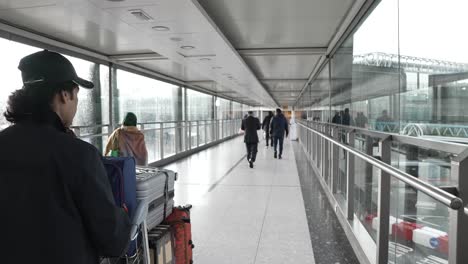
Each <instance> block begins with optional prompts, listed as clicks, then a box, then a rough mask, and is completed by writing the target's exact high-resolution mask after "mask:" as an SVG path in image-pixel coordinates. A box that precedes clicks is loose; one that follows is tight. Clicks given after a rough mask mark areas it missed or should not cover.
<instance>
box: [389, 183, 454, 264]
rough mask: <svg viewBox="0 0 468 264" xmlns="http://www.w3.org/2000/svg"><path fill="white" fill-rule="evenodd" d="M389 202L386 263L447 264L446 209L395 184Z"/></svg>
mask: <svg viewBox="0 0 468 264" xmlns="http://www.w3.org/2000/svg"><path fill="white" fill-rule="evenodd" d="M390 201H391V203H390V208H391V211H390V212H391V213H390V230H389V233H390V237H389V261H388V263H391V264H410V263H434V264H448V247H449V245H448V233H449V225H448V223H449V209H448V207H446V206H445V205H443V204H441V203H439V202H437V201H436V200H434V199H432V198H430V197H429V196H427V195H425V194H424V193H422V192H418V191H416V190H415V189H413V188H411V187H409V186H407V185H406V184H405V183H403V182H400V181H398V180H393V181H392V190H391V200H390Z"/></svg>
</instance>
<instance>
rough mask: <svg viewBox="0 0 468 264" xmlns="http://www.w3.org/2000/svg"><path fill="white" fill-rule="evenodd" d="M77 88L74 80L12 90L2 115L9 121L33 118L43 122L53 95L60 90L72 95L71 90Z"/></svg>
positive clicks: (16, 121)
mask: <svg viewBox="0 0 468 264" xmlns="http://www.w3.org/2000/svg"><path fill="white" fill-rule="evenodd" d="M75 88H78V85H76V84H75V83H74V82H71V81H70V82H64V83H58V84H39V85H27V86H23V88H22V89H19V90H16V91H14V92H13V93H12V94H11V95H10V97H9V98H8V106H7V110H6V111H5V113H3V115H4V116H5V118H6V120H8V121H9V122H11V123H14V124H16V123H19V122H21V121H23V120H25V119H30V118H32V117H33V118H34V119H35V120H36V121H39V122H44V121H45V120H46V119H47V117H48V112H49V111H50V110H51V108H50V107H51V105H50V104H51V103H52V100H53V99H54V96H55V95H56V94H58V93H60V92H62V91H67V92H69V93H70V94H71V96H73V90H74V89H75Z"/></svg>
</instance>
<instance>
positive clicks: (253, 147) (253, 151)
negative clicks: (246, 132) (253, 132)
mask: <svg viewBox="0 0 468 264" xmlns="http://www.w3.org/2000/svg"><path fill="white" fill-rule="evenodd" d="M245 147H246V148H247V160H248V161H252V162H255V159H256V158H257V152H258V143H245Z"/></svg>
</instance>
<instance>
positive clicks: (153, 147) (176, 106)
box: [0, 38, 246, 162]
mask: <svg viewBox="0 0 468 264" xmlns="http://www.w3.org/2000/svg"><path fill="white" fill-rule="evenodd" d="M40 50H41V49H39V48H36V47H32V46H28V45H23V44H20V43H17V42H13V41H9V40H6V39H2V38H0V57H1V58H2V60H1V61H0V70H2V73H3V74H4V75H2V76H3V78H4V84H3V86H2V89H0V111H1V113H2V115H1V116H0V130H1V129H4V128H6V127H7V126H8V125H9V123H8V122H7V121H6V120H5V118H4V116H3V112H4V111H5V110H6V105H7V101H8V97H9V95H10V94H11V93H12V92H13V91H15V90H16V89H20V88H21V86H22V84H21V83H22V82H21V73H20V71H19V70H18V69H17V65H18V64H19V61H20V59H21V58H22V57H24V56H26V55H28V54H31V53H33V52H37V51H40ZM65 56H66V57H67V58H68V59H69V60H70V61H71V63H72V64H73V65H74V67H75V69H76V71H77V74H78V75H79V76H81V77H83V78H85V79H88V80H90V81H92V82H93V83H94V85H95V88H94V89H91V90H88V89H80V93H79V103H78V111H77V114H76V117H75V120H74V124H73V127H72V128H73V129H74V131H75V133H76V134H77V136H78V137H80V138H81V139H83V140H85V141H87V142H89V143H91V144H93V145H95V146H96V147H97V148H98V149H101V150H103V148H104V146H105V144H106V143H107V140H108V135H109V134H110V133H111V132H112V129H113V128H116V127H118V126H119V125H120V124H121V123H122V122H123V118H124V117H125V115H126V113H128V112H133V113H135V114H136V115H137V118H138V123H139V124H138V126H139V128H140V129H141V130H142V131H143V133H144V134H145V140H146V144H147V148H148V154H149V157H148V160H149V161H150V162H154V161H157V160H159V159H162V158H167V157H169V156H172V155H174V154H176V153H178V152H180V151H184V150H188V149H190V147H197V146H200V145H203V144H206V143H209V142H212V141H214V140H216V139H217V137H218V136H219V139H221V138H222V137H225V136H230V135H232V134H233V132H232V131H237V130H234V128H233V125H232V123H233V122H231V121H226V122H216V121H215V120H214V117H215V113H216V115H217V118H218V119H233V118H241V116H242V105H241V104H240V103H235V102H231V101H229V100H225V99H221V98H218V99H217V102H216V103H215V101H214V98H213V96H211V95H207V94H204V93H200V92H197V91H194V90H190V89H186V88H182V87H179V86H176V85H172V84H169V83H166V82H162V81H158V80H155V79H153V78H148V77H145V76H142V75H138V74H135V73H132V72H128V71H125V70H122V69H117V68H112V69H110V68H109V67H108V66H107V65H102V64H98V63H95V62H91V61H88V60H83V59H79V58H76V57H72V56H67V55H65ZM110 76H112V79H111V78H110ZM110 87H111V88H110ZM111 93H112V98H110V94H111ZM111 105H112V109H111ZM233 105H235V108H236V114H233V110H232V109H233ZM244 108H246V107H244ZM110 110H112V114H111V111H110ZM200 120H201V121H200ZM184 121H192V126H191V127H190V128H188V127H187V126H184V124H185V123H184ZM163 122H164V123H163ZM111 124H112V126H113V127H111ZM218 126H219V128H220V130H219V131H217V127H218ZM218 132H219V133H218ZM188 134H190V138H189V137H187V136H184V135H188Z"/></svg>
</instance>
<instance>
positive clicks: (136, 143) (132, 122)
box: [105, 113, 148, 166]
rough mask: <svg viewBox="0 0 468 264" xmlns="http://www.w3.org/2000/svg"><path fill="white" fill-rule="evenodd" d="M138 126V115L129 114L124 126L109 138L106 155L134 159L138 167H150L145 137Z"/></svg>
mask: <svg viewBox="0 0 468 264" xmlns="http://www.w3.org/2000/svg"><path fill="white" fill-rule="evenodd" d="M136 125H137V117H136V115H135V114H134V113H127V115H126V116H125V119H124V122H123V125H122V126H121V127H119V128H117V129H116V130H115V131H114V132H113V133H112V135H111V136H110V137H109V140H108V142H107V146H106V150H105V155H110V156H114V157H134V158H135V162H136V164H137V165H140V166H146V165H148V151H147V149H146V144H145V136H144V134H143V133H142V132H141V131H140V130H139V129H138V128H137V127H136Z"/></svg>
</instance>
